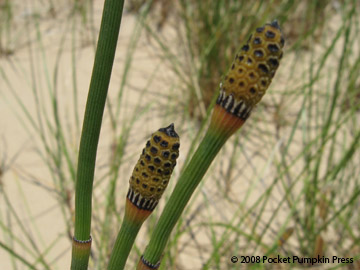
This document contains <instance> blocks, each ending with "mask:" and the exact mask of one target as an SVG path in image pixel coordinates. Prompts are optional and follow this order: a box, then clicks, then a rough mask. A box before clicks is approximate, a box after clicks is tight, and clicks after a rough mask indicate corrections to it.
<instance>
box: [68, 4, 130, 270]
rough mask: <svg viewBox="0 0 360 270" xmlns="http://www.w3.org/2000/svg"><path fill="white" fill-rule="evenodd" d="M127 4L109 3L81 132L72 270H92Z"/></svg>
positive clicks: (105, 5) (101, 29)
mask: <svg viewBox="0 0 360 270" xmlns="http://www.w3.org/2000/svg"><path fill="white" fill-rule="evenodd" d="M123 7H124V0H105V2H104V10H103V15H102V21H101V26H100V32H99V40H98V44H97V49H96V54H95V61H94V66H93V71H92V75H91V81H90V87H89V93H88V98H87V103H86V109H85V116H84V122H83V127H82V132H81V139H80V148H79V156H78V167H77V175H76V188H75V232H74V237H73V241H72V258H71V269H72V270H75V269H76V270H82V269H84V270H85V269H88V263H89V256H90V248H91V241H92V239H91V235H90V229H91V203H92V188H93V180H94V171H95V161H96V152H97V145H98V142H99V135H100V128H101V122H102V116H103V113H104V107H105V101H106V96H107V91H108V87H109V82H110V76H111V70H112V66H113V62H114V57H115V50H116V45H117V40H118V36H119V30H120V24H121V17H122V11H123Z"/></svg>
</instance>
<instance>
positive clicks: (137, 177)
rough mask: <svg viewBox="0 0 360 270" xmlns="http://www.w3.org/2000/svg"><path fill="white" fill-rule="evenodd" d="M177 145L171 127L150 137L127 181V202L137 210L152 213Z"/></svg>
mask: <svg viewBox="0 0 360 270" xmlns="http://www.w3.org/2000/svg"><path fill="white" fill-rule="evenodd" d="M179 147H180V141H179V136H178V135H177V133H176V132H175V129H174V125H173V124H171V125H170V126H168V127H166V128H160V129H159V130H158V131H156V132H155V133H154V134H152V136H151V138H150V140H148V141H147V143H146V146H145V148H144V149H143V151H142V154H141V156H140V158H139V160H138V162H137V164H136V166H135V168H134V171H133V173H132V175H131V177H130V180H129V183H130V187H129V191H128V194H127V198H128V200H129V201H130V202H131V203H132V204H133V205H134V206H136V207H137V208H138V209H140V210H147V211H152V210H154V208H155V207H156V205H157V204H158V202H159V199H160V198H161V196H162V194H163V193H164V191H165V189H166V187H167V185H168V182H169V179H170V176H171V174H172V172H173V169H174V167H175V165H176V159H177V158H178V156H179Z"/></svg>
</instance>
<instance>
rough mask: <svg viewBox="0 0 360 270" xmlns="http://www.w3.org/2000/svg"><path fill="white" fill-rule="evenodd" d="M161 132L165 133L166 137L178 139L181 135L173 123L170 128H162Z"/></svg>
mask: <svg viewBox="0 0 360 270" xmlns="http://www.w3.org/2000/svg"><path fill="white" fill-rule="evenodd" d="M159 131H161V132H164V133H165V134H166V135H168V136H170V137H174V138H178V137H179V135H178V134H177V133H176V131H175V126H174V123H171V124H170V125H169V126H168V127H165V128H160V129H159Z"/></svg>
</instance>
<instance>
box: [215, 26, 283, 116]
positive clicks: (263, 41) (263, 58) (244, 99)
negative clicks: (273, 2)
mask: <svg viewBox="0 0 360 270" xmlns="http://www.w3.org/2000/svg"><path fill="white" fill-rule="evenodd" d="M284 43H285V42H284V37H283V35H282V33H281V30H280V27H279V25H278V23H277V21H273V22H272V23H269V24H265V25H264V26H263V27H259V28H257V29H256V31H255V33H253V34H252V35H251V36H250V38H249V40H248V41H247V43H246V44H245V45H243V46H242V48H241V49H240V51H239V52H238V53H237V54H236V56H235V59H234V61H233V63H232V65H231V67H230V69H229V71H228V73H227V74H226V76H225V78H224V80H223V82H222V83H221V84H220V94H219V97H218V99H217V104H218V105H220V106H222V107H223V108H224V109H225V110H226V111H228V112H230V113H231V114H233V115H236V116H238V117H240V118H241V119H243V120H246V119H247V118H248V116H249V115H250V112H251V110H252V108H253V107H254V106H255V105H256V104H257V103H258V102H259V101H260V100H261V98H262V97H263V95H264V94H265V92H266V90H267V88H268V87H269V85H270V83H271V80H272V78H273V77H274V75H275V72H276V70H277V68H278V66H279V63H280V59H281V58H282V55H283V51H282V49H283V47H284Z"/></svg>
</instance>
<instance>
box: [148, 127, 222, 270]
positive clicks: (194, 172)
mask: <svg viewBox="0 0 360 270" xmlns="http://www.w3.org/2000/svg"><path fill="white" fill-rule="evenodd" d="M228 137H229V136H227V135H224V134H221V133H220V132H216V131H213V130H212V129H209V130H208V131H207V133H206V135H205V137H204V139H203V140H202V141H201V143H200V145H199V147H198V149H197V150H196V152H195V154H194V156H193V157H192V159H191V161H190V162H189V164H188V166H187V167H186V168H185V170H184V172H183V174H182V175H181V177H180V179H179V181H178V183H177V184H176V186H175V189H174V191H173V192H172V194H171V196H170V199H169V201H168V202H167V203H166V205H165V208H164V211H163V213H162V215H161V217H160V219H159V222H158V224H157V225H156V227H155V230H154V232H153V234H152V237H151V239H150V242H149V245H148V246H147V248H146V250H145V253H144V255H143V256H144V259H145V260H147V261H149V262H151V263H152V264H156V263H157V262H159V260H160V257H161V255H162V253H163V251H164V249H165V246H166V243H167V241H168V239H169V236H170V233H171V231H172V229H173V227H174V226H175V224H176V222H177V221H178V219H179V217H180V215H181V213H182V212H183V210H184V208H185V206H186V204H187V203H188V201H189V199H190V197H191V195H192V194H193V192H194V190H195V188H196V187H197V186H198V184H199V183H200V181H201V179H202V178H203V176H204V174H205V173H206V171H207V169H208V168H209V166H210V164H211V162H212V161H213V159H214V158H215V156H216V154H217V153H218V152H219V150H220V149H221V147H222V146H223V145H224V143H225V142H226V140H227V139H228Z"/></svg>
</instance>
